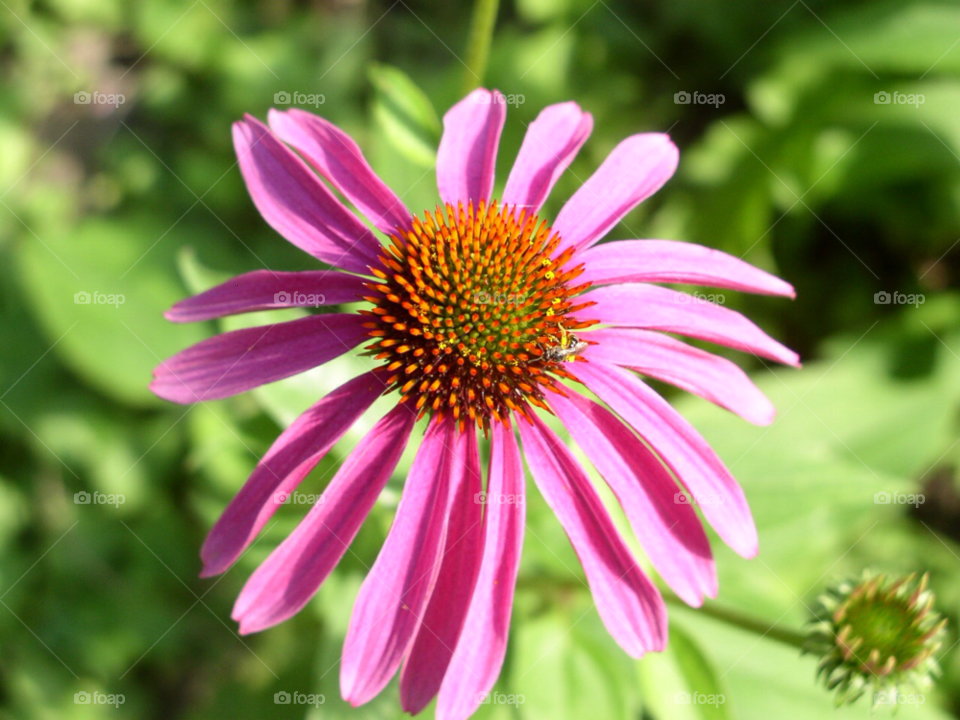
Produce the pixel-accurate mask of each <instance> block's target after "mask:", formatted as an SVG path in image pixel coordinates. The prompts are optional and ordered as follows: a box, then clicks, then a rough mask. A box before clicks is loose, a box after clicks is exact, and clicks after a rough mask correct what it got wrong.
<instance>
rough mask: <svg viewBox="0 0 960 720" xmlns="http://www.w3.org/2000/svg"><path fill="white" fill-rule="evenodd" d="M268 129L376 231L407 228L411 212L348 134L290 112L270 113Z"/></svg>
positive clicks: (309, 115)
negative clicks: (345, 199)
mask: <svg viewBox="0 0 960 720" xmlns="http://www.w3.org/2000/svg"><path fill="white" fill-rule="evenodd" d="M268 118H269V121H270V129H271V130H273V131H274V132H275V133H276V134H277V135H279V136H280V139H281V140H283V141H284V142H287V143H289V144H290V145H293V147H295V148H296V149H297V150H298V151H299V152H300V153H301V154H302V155H303V156H304V157H305V158H306V159H307V162H309V163H310V164H311V165H313V167H315V168H316V169H317V171H318V172H319V173H320V174H321V175H323V177H325V178H326V179H327V180H329V181H330V184H331V185H333V186H334V187H335V188H336V189H337V190H339V191H340V192H341V193H343V195H344V196H345V197H346V198H347V199H348V200H349V201H350V202H352V203H353V204H354V205H355V206H356V207H357V209H359V210H360V212H362V213H363V214H364V215H365V216H366V217H367V218H368V219H369V220H370V222H372V223H373V224H374V225H375V226H376V227H377V228H378V229H380V230H382V231H383V232H385V233H387V234H390V233H395V232H396V231H397V227H398V226H401V227H406V226H407V225H408V224H409V222H410V212H409V211H408V210H407V209H406V207H404V205H403V202H401V200H400V198H398V197H397V195H396V194H395V193H394V192H393V190H391V189H390V188H389V187H387V185H386V184H385V183H384V182H383V180H381V179H380V178H379V177H378V176H377V174H376V173H375V172H374V171H373V168H371V167H370V164H369V163H368V162H367V161H366V159H365V158H364V157H363V152H362V151H361V150H360V147H359V146H358V145H357V143H356V142H354V140H353V138H351V137H350V136H349V135H348V134H347V133H345V132H344V131H343V130H341V129H340V128H338V127H337V126H336V125H334V124H333V123H331V122H329V121H327V120H325V119H323V118H322V117H320V116H319V115H314V114H313V113H309V112H306V111H304V110H300V109H299V108H293V109H290V110H287V111H285V112H281V111H279V110H271V111H270V112H269V115H268Z"/></svg>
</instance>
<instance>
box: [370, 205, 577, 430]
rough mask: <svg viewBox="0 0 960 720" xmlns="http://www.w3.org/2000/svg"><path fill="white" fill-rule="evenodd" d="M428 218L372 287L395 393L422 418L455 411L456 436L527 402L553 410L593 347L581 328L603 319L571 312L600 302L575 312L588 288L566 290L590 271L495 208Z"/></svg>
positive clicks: (531, 225)
mask: <svg viewBox="0 0 960 720" xmlns="http://www.w3.org/2000/svg"><path fill="white" fill-rule="evenodd" d="M423 215H424V219H423V220H422V221H421V220H420V218H417V217H414V218H412V220H411V223H410V229H409V230H407V229H402V228H398V230H397V232H396V233H395V234H393V235H391V236H390V238H391V240H392V243H391V244H390V245H387V246H386V247H385V248H384V250H385V252H384V255H383V256H382V257H381V262H382V263H383V266H382V268H374V267H372V268H371V272H372V273H373V274H374V275H375V276H376V277H377V278H379V280H380V281H379V282H370V283H368V284H367V288H368V289H369V290H370V293H371V294H370V295H369V296H367V297H366V299H367V300H369V301H370V302H371V303H373V304H374V308H373V309H372V310H363V311H361V312H363V313H364V314H365V315H368V316H370V320H371V321H370V322H368V323H366V324H365V325H364V327H366V328H369V329H370V336H371V337H373V338H375V339H376V340H375V342H374V343H373V344H372V345H370V346H368V348H367V350H368V351H369V353H370V354H372V355H374V356H375V357H376V358H377V359H378V360H382V361H383V363H384V366H385V369H386V373H387V375H388V378H387V385H388V389H390V390H393V389H394V388H396V389H399V390H400V392H401V393H402V396H403V397H402V398H401V402H413V403H415V405H416V408H417V410H419V411H420V412H421V414H423V413H426V412H429V411H432V412H434V413H438V414H442V413H445V412H452V413H453V416H454V417H455V418H459V419H460V427H461V429H463V428H464V427H465V422H464V421H465V417H464V416H467V417H469V418H470V420H472V421H474V422H476V424H477V425H478V426H479V427H483V428H485V429H486V428H488V427H489V423H490V419H491V418H493V419H494V420H497V421H500V420H502V419H503V418H505V417H506V416H507V415H508V414H509V411H511V410H513V411H516V412H519V413H521V414H524V415H525V414H526V413H527V404H528V403H532V404H534V405H537V406H538V407H542V408H546V406H545V404H544V402H543V392H544V390H551V391H553V392H560V390H559V389H558V388H557V387H556V386H555V385H554V382H555V378H556V377H565V378H568V379H572V380H575V379H576V378H575V377H574V376H573V375H572V374H570V372H569V371H568V370H567V369H565V365H566V363H568V362H570V361H572V360H576V359H582V358H577V354H578V353H579V352H580V351H581V350H582V349H583V348H584V347H586V343H584V342H582V341H580V339H579V338H578V337H577V336H576V334H575V331H577V330H581V329H583V328H586V327H589V326H591V325H593V324H595V322H596V321H593V320H587V321H582V320H577V319H576V318H575V317H574V314H575V313H576V312H578V311H580V310H583V309H584V308H586V307H589V306H590V305H592V304H593V303H583V304H580V305H574V300H573V296H574V295H576V294H578V293H580V292H583V291H584V290H586V289H587V288H588V287H589V283H586V284H582V285H579V286H572V285H571V283H572V281H573V280H574V279H575V278H576V277H577V276H579V275H580V273H581V272H582V271H583V266H582V265H578V266H575V267H570V268H568V267H567V265H568V264H569V260H570V257H571V256H572V255H573V252H574V249H573V248H568V249H566V250H564V251H563V252H562V253H560V254H559V255H558V256H557V257H553V253H554V252H555V251H556V249H557V247H558V245H559V244H560V236H559V235H557V234H556V233H555V232H553V230H551V229H550V227H549V226H548V225H547V224H546V223H545V222H543V221H541V220H540V219H539V218H538V217H537V216H536V215H535V214H528V213H527V211H526V210H521V211H520V212H519V213H518V212H517V209H516V208H511V207H509V206H504V207H503V208H502V209H500V208H498V207H497V203H496V201H494V202H493V203H491V204H490V205H489V206H487V205H486V204H485V203H483V202H481V203H480V204H479V206H478V207H477V208H474V207H473V204H472V203H470V204H469V205H467V206H466V207H464V206H463V204H462V203H461V204H459V205H458V207H457V208H456V209H454V208H453V207H452V206H450V205H449V204H448V205H447V206H446V209H445V210H443V209H441V208H439V207H438V208H437V210H436V213H435V214H431V213H430V212H429V211H425V212H424V214H423Z"/></svg>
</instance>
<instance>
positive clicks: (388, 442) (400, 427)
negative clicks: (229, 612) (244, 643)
mask: <svg viewBox="0 0 960 720" xmlns="http://www.w3.org/2000/svg"><path fill="white" fill-rule="evenodd" d="M414 423H415V416H414V414H413V413H411V412H410V409H409V408H407V407H405V406H404V405H398V406H397V407H395V408H394V409H393V410H391V411H390V412H389V413H387V414H386V415H385V416H384V417H383V418H381V420H380V421H379V422H378V423H377V424H376V425H375V426H374V428H373V429H372V430H371V431H370V432H369V433H368V434H367V436H366V437H364V439H363V440H361V441H360V443H359V444H358V445H357V447H356V448H354V450H353V452H351V453H350V455H349V456H348V457H347V459H346V460H345V461H344V463H343V465H341V466H340V469H339V470H338V471H337V474H336V475H335V476H334V478H333V480H331V481H330V484H329V485H328V486H327V489H326V490H324V492H323V495H322V496H321V497H320V498H319V499H318V500H317V503H316V504H315V505H314V506H313V507H312V508H311V509H310V512H309V513H308V514H307V516H306V517H305V518H304V519H303V520H302V521H301V522H300V524H299V525H297V527H296V529H295V530H294V531H293V532H292V533H291V534H290V535H289V536H288V537H287V539H286V540H284V541H283V542H282V543H280V545H279V546H278V547H277V549H276V550H274V551H273V552H272V553H270V556H269V557H268V558H267V559H266V560H264V562H263V563H262V564H261V565H260V567H258V568H257V570H256V572H254V573H253V575H252V576H251V577H250V579H249V580H247V584H246V585H244V586H243V591H242V592H241V593H240V597H239V598H237V602H236V604H235V605H234V608H233V619H234V620H237V621H238V622H239V623H240V632H241V633H244V634H246V633H252V632H257V631H259V630H263V629H264V628H268V627H270V626H271V625H276V624H277V623H279V622H283V621H284V620H286V619H287V618H289V617H291V616H292V615H295V614H296V613H298V612H300V610H301V609H302V608H303V606H304V605H306V604H307V602H309V600H310V598H311V597H313V595H314V593H316V592H317V589H318V588H319V587H320V585H321V584H322V583H323V581H324V580H326V579H327V576H328V575H329V574H330V571H331V570H333V568H334V567H335V566H336V564H337V563H338V562H340V558H342V557H343V554H344V553H345V552H346V551H347V548H348V547H349V546H350V543H351V542H352V541H353V538H354V537H355V536H356V534H357V531H358V530H359V529H360V526H361V525H362V524H363V521H364V519H365V518H366V517H367V514H368V513H369V512H370V509H371V508H372V507H373V504H374V503H375V502H376V500H377V497H378V496H379V495H380V492H381V491H382V490H383V488H384V486H385V485H386V484H387V480H389V479H390V475H391V474H392V473H393V470H394V468H395V467H396V466H397V463H398V462H399V461H400V456H401V455H402V454H403V449H404V447H405V446H406V444H407V440H408V438H409V437H410V431H411V430H412V429H413V426H414Z"/></svg>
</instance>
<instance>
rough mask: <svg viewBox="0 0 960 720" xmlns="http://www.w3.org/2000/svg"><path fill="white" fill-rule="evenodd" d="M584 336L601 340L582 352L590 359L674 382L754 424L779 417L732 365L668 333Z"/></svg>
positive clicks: (618, 331) (609, 331)
mask: <svg viewBox="0 0 960 720" xmlns="http://www.w3.org/2000/svg"><path fill="white" fill-rule="evenodd" d="M582 337H583V339H586V340H590V341H592V342H596V343H597V344H596V345H590V346H589V347H588V348H587V349H586V350H584V352H583V357H584V358H586V359H587V360H599V361H600V362H605V363H612V364H614V365H622V366H623V367H628V368H632V369H634V370H636V371H637V372H640V373H643V374H644V375H648V376H650V377H653V378H656V379H657V380H662V381H663V382H667V383H670V384H671V385H676V386H677V387H679V388H683V389H684V390H686V391H687V392H691V393H693V394H695V395H699V396H700V397H703V398H706V399H707V400H709V401H710V402H713V403H716V404H717V405H719V406H720V407H724V408H727V409H728V410H730V411H731V412H735V413H736V414H737V415H739V416H740V417H742V418H743V419H744V420H747V421H749V422H752V423H754V424H755V425H769V424H770V423H772V422H773V418H774V416H775V415H776V412H777V411H776V409H775V408H774V407H773V403H771V402H770V401H769V400H768V399H767V398H766V396H765V395H764V394H763V393H762V392H760V389H759V388H758V387H757V386H756V385H754V384H753V382H751V380H750V378H748V377H747V374H746V373H745V372H743V370H741V369H740V368H739V367H737V366H736V365H735V364H734V363H732V362H730V361H729V360H727V359H726V358H722V357H719V356H718V355H713V354H712V353H708V352H706V351H704V350H700V349H699V348H695V347H693V346H691V345H687V344H686V343H685V342H681V341H679V340H676V339H675V338H672V337H670V336H669V335H664V334H662V333H658V332H650V331H649V330H636V329H634V328H604V329H603V330H596V331H593V332H590V333H583V334H582ZM577 367H579V366H577Z"/></svg>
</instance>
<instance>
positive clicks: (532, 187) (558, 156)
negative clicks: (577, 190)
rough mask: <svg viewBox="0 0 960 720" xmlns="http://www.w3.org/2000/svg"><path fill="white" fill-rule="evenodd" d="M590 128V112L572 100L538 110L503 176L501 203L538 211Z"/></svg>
mask: <svg viewBox="0 0 960 720" xmlns="http://www.w3.org/2000/svg"><path fill="white" fill-rule="evenodd" d="M592 129H593V116H592V115H590V113H585V112H583V110H581V109H580V106H579V105H577V104H576V103H574V102H566V103H560V104H558V105H550V106H549V107H546V108H544V109H543V110H541V111H540V114H539V115H538V116H537V119H536V120H534V121H533V122H532V123H530V126H529V127H528V128H527V134H526V136H525V137H524V139H523V145H521V146H520V153H519V154H518V155H517V159H516V162H514V164H513V170H511V171H510V177H508V178H507V186H506V188H505V189H504V191H503V197H502V199H503V203H504V204H505V205H514V206H517V207H519V208H527V214H528V215H529V214H530V213H537V212H539V211H540V208H541V207H542V206H543V203H544V202H545V201H546V199H547V196H548V195H549V194H550V190H551V189H552V188H553V186H554V183H556V182H557V179H558V178H559V177H560V176H561V175H562V174H563V171H564V170H566V169H567V167H568V166H569V165H570V163H571V162H573V159H574V158H575V157H576V156H577V152H578V151H579V150H580V147H581V146H582V145H583V143H584V142H586V140H587V138H588V137H590V131H591V130H592Z"/></svg>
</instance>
